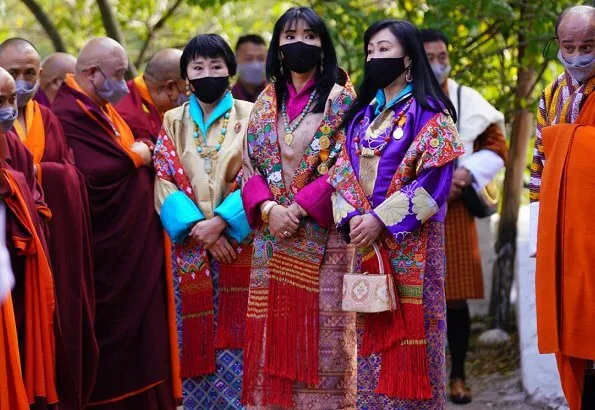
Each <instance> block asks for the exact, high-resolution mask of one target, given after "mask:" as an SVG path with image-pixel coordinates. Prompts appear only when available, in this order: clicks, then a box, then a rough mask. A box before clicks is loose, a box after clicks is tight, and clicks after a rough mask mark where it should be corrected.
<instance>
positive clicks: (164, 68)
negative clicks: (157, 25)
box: [116, 48, 186, 143]
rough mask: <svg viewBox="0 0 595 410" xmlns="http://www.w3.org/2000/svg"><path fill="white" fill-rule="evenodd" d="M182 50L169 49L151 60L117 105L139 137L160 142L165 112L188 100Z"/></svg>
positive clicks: (132, 81)
mask: <svg viewBox="0 0 595 410" xmlns="http://www.w3.org/2000/svg"><path fill="white" fill-rule="evenodd" d="M181 56H182V51H181V50H178V49H175V48H166V49H164V50H161V51H158V52H157V53H156V54H155V55H154V56H153V57H151V59H150V60H149V62H148V63H147V69H146V70H145V73H144V74H142V75H139V76H138V77H136V78H134V79H132V80H130V81H128V83H127V84H128V89H129V90H130V93H129V94H128V95H126V96H124V97H123V98H122V99H121V100H120V102H118V104H117V105H116V110H118V113H119V114H120V115H121V116H122V118H124V120H125V121H126V123H127V124H128V126H129V127H130V129H131V130H132V133H133V134H134V136H135V137H136V138H146V139H149V140H151V141H153V142H154V143H155V142H156V141H157V136H158V135H159V131H161V123H162V121H163V114H164V113H165V112H166V111H169V110H171V109H172V108H175V107H177V106H178V105H181V104H182V103H183V102H184V101H185V100H186V94H185V93H184V89H185V83H184V80H182V77H181V76H180V57H181Z"/></svg>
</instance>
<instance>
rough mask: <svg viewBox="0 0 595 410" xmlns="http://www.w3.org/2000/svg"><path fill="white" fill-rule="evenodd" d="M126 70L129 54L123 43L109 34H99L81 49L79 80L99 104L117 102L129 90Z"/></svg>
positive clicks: (77, 66)
mask: <svg viewBox="0 0 595 410" xmlns="http://www.w3.org/2000/svg"><path fill="white" fill-rule="evenodd" d="M126 70H128V56H127V55H126V51H125V50H124V48H123V47H122V46H121V45H120V43H118V42H117V41H115V40H113V39H111V38H109V37H97V38H94V39H92V40H90V41H89V42H88V43H87V44H86V45H85V46H84V47H83V48H82V49H81V52H80V54H79V56H78V58H77V60H76V73H75V79H76V81H77V83H78V84H79V85H80V86H81V87H82V88H83V90H85V92H86V93H87V94H88V95H89V96H91V98H92V99H93V100H94V101H95V102H96V103H97V104H100V105H104V104H106V103H107V102H109V103H112V104H115V103H117V102H118V100H119V99H120V98H121V97H122V94H126V93H128V88H127V87H126V82H125V80H124V74H125V73H126ZM122 90H125V91H124V92H122Z"/></svg>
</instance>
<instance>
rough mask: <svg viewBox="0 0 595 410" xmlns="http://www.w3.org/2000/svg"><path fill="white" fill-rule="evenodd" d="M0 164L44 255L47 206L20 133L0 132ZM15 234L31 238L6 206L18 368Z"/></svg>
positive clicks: (20, 301) (21, 291) (40, 404)
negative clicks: (17, 192) (13, 185)
mask: <svg viewBox="0 0 595 410" xmlns="http://www.w3.org/2000/svg"><path fill="white" fill-rule="evenodd" d="M0 154H1V155H0V156H1V158H0V168H6V169H8V170H9V172H10V173H11V174H12V176H13V177H14V179H15V181H16V183H17V185H18V187H19V190H20V191H21V194H22V195H23V198H24V200H25V202H26V204H27V208H28V212H29V214H30V215H31V219H32V221H33V224H34V225H35V229H36V230H37V234H38V235H39V239H40V241H41V243H42V246H43V248H44V251H45V252H46V255H47V254H48V248H47V242H46V230H47V216H48V214H47V211H46V210H47V208H46V206H45V202H44V197H43V192H42V190H41V186H40V185H39V184H38V183H37V181H36V179H35V173H34V170H33V157H32V155H31V153H30V152H29V151H28V150H27V148H26V147H25V146H24V145H23V144H22V143H21V141H20V140H19V137H18V136H17V135H16V134H14V133H12V132H8V133H7V134H6V135H5V137H1V136H0ZM6 188H7V187H6V186H4V185H3V182H0V195H3V194H5V192H6ZM15 236H18V237H21V238H24V239H25V240H30V239H31V235H30V234H29V232H28V231H27V230H26V228H25V227H23V226H22V225H21V224H20V223H19V221H18V220H17V218H15V217H14V216H13V215H12V213H11V212H10V209H9V208H8V207H7V213H6V238H7V243H6V245H7V248H8V252H9V254H10V259H11V264H12V271H13V273H14V278H15V285H14V288H13V290H12V301H13V308H14V315H15V321H16V326H17V334H18V339H19V353H20V356H21V369H24V368H25V356H24V353H25V337H26V335H25V320H26V316H27V315H26V312H25V256H24V255H20V254H19V251H18V250H17V249H16V248H15V244H14V243H13V242H12V240H11V238H13V237H15ZM54 407H55V406H53V405H48V404H47V400H46V399H45V398H42V397H36V403H35V405H34V406H33V407H32V408H35V409H36V410H43V409H48V408H50V409H51V408H54Z"/></svg>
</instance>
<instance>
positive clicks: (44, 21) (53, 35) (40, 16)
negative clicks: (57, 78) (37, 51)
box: [22, 0, 66, 53]
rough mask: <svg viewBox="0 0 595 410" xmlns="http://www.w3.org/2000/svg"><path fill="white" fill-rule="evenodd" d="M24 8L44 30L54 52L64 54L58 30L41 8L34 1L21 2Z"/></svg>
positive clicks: (24, 0)
mask: <svg viewBox="0 0 595 410" xmlns="http://www.w3.org/2000/svg"><path fill="white" fill-rule="evenodd" d="M22 1H23V3H24V4H25V6H27V8H28V9H29V10H30V11H31V13H33V15H34V16H35V18H36V19H37V21H38V22H39V24H41V27H43V29H44V30H45V32H46V33H47V35H48V37H49V38H50V40H52V44H53V46H54V50H56V51H60V52H64V53H65V52H66V45H65V44H64V40H63V39H62V36H61V35H60V33H59V32H58V29H57V28H56V26H55V25H54V23H52V20H50V17H49V16H48V15H47V14H46V12H45V11H44V10H43V9H42V8H41V6H40V5H39V4H38V3H37V2H36V1H35V0H22Z"/></svg>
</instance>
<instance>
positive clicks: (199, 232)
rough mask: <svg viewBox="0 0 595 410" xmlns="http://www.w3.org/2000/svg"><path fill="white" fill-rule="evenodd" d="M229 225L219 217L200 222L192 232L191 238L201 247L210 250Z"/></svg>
mask: <svg viewBox="0 0 595 410" xmlns="http://www.w3.org/2000/svg"><path fill="white" fill-rule="evenodd" d="M226 226H227V223H226V222H225V221H224V220H223V218H221V217H220V216H219V215H216V216H215V217H213V218H211V219H207V220H205V221H200V222H198V223H197V224H196V225H194V227H193V228H192V230H191V231H190V236H191V237H192V239H194V240H195V241H196V242H198V243H199V244H200V245H202V246H204V247H206V248H209V247H211V246H213V244H214V243H215V242H217V239H219V236H220V235H221V232H223V230H224V229H225V227H226Z"/></svg>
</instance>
